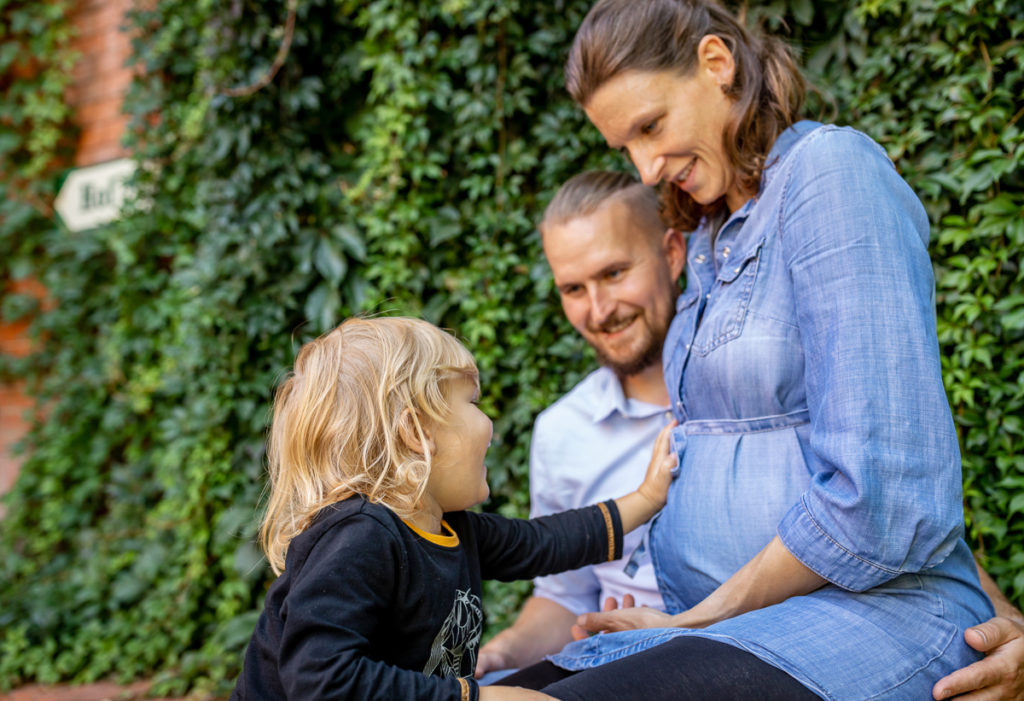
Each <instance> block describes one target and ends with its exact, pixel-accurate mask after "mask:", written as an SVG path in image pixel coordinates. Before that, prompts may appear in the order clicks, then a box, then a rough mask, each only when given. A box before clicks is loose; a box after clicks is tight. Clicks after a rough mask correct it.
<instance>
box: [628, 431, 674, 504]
mask: <svg viewBox="0 0 1024 701" xmlns="http://www.w3.org/2000/svg"><path fill="white" fill-rule="evenodd" d="M678 425H679V422H678V421H676V420H675V419H673V420H672V421H671V422H669V424H668V425H667V426H666V427H665V428H663V429H661V433H659V434H658V438H657V439H656V440H655V441H654V451H653V453H652V454H651V462H650V464H649V465H648V466H647V474H646V475H645V476H644V481H643V483H641V485H640V486H639V487H638V488H637V490H636V491H637V492H639V493H640V494H641V495H642V496H643V497H644V498H645V499H647V500H648V501H650V502H651V505H652V506H653V507H654V508H655V510H656V511H657V510H660V509H661V508H662V507H663V506H665V502H666V501H667V500H668V486H669V484H671V483H672V470H673V468H675V466H676V463H677V462H678V461H679V459H678V458H677V457H676V454H675V453H674V452H672V444H671V441H670V440H669V435H670V434H671V433H672V429H673V428H675V427H676V426H678Z"/></svg>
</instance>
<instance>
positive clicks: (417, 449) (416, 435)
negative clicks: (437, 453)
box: [398, 407, 434, 456]
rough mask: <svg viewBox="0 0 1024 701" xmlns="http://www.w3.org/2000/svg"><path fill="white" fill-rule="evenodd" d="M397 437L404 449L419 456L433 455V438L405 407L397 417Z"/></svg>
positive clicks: (412, 412) (414, 414) (428, 430)
mask: <svg viewBox="0 0 1024 701" xmlns="http://www.w3.org/2000/svg"><path fill="white" fill-rule="evenodd" d="M398 437H399V438H401V439H402V442H403V443H405V445H406V447H407V448H409V450H411V451H412V452H414V453H419V454H420V455H423V456H426V455H433V454H434V437H433V436H432V435H431V434H430V429H428V428H427V427H426V426H425V425H424V422H423V421H421V420H420V418H419V417H418V416H417V415H416V413H415V412H414V411H413V410H412V409H410V408H408V407H406V408H405V409H402V413H401V415H400V416H399V417H398Z"/></svg>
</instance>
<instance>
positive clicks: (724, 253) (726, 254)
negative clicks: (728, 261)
mask: <svg viewBox="0 0 1024 701" xmlns="http://www.w3.org/2000/svg"><path fill="white" fill-rule="evenodd" d="M731 252H732V251H731V250H730V249H729V247H728V246H726V247H725V248H723V249H722V257H723V258H728V257H729V254H730V253H731Z"/></svg>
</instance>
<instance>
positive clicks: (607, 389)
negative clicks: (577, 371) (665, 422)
mask: <svg viewBox="0 0 1024 701" xmlns="http://www.w3.org/2000/svg"><path fill="white" fill-rule="evenodd" d="M591 401H592V407H593V410H592V411H591V414H590V417H591V419H593V421H594V423H600V422H602V421H604V420H605V419H607V418H608V417H609V416H611V415H612V414H613V413H615V412H618V413H619V414H620V415H621V416H624V417H626V418H627V419H643V418H647V417H648V416H654V415H655V414H660V413H662V412H665V411H667V409H666V408H665V407H660V406H656V405H654V404H648V403H647V402H641V401H638V400H636V399H629V398H628V397H626V393H625V392H623V391H622V383H621V382H619V378H618V376H617V375H616V374H615V373H614V372H612V371H611V370H610V369H608V368H606V367H601V368H600V369H598V371H597V382H596V383H595V386H594V392H593V395H592V396H591Z"/></svg>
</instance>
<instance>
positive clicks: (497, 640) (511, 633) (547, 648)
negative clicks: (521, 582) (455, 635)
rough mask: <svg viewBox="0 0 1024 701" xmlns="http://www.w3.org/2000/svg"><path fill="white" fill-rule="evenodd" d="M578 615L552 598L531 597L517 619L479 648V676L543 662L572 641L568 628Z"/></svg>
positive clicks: (475, 674) (476, 675) (477, 673)
mask: <svg viewBox="0 0 1024 701" xmlns="http://www.w3.org/2000/svg"><path fill="white" fill-rule="evenodd" d="M575 620H576V614H574V613H573V612H572V611H570V610H569V609H567V608H565V607H564V606H562V605H561V604H556V603H555V602H554V601H551V600H550V599H545V598H543V597H539V596H531V597H530V598H529V599H527V600H526V604H525V605H524V606H523V610H522V611H520V612H519V617H518V618H516V622H515V623H514V624H513V625H512V626H511V627H509V628H506V629H505V630H503V631H501V632H500V633H498V634H497V635H495V636H494V637H493V638H491V640H490V641H489V642H488V643H487V644H486V645H484V646H483V647H481V648H480V652H479V653H478V654H477V657H476V672H475V673H474V676H475V677H476V678H477V679H480V678H482V677H483V676H484V675H485V674H487V673H488V672H496V671H498V670H500V669H519V668H522V667H528V666H529V665H532V664H534V663H535V662H540V661H541V660H542V659H543V658H544V656H545V655H550V654H553V653H556V652H558V651H559V650H561V649H562V648H563V647H564V646H565V644H566V643H568V642H570V641H572V635H571V634H570V632H569V629H570V628H571V627H572V624H573V622H574V621H575Z"/></svg>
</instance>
